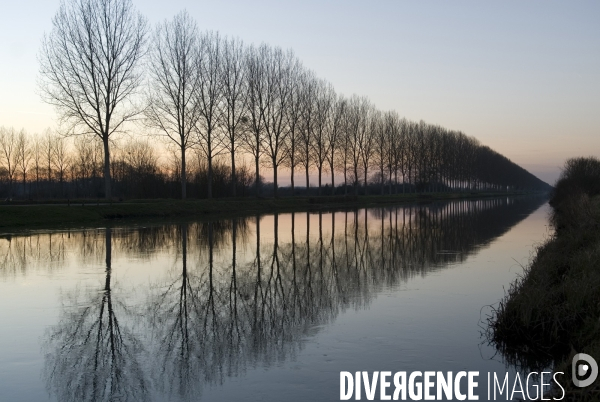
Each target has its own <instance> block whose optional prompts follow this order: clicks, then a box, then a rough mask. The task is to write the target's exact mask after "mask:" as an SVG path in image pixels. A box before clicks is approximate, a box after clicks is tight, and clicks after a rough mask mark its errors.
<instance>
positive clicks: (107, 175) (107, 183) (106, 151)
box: [102, 137, 112, 200]
mask: <svg viewBox="0 0 600 402" xmlns="http://www.w3.org/2000/svg"><path fill="white" fill-rule="evenodd" d="M102 142H103V143H104V198H106V199H107V200H110V198H111V197H112V192H111V187H112V186H111V185H110V150H109V149H108V137H104V138H103V139H102Z"/></svg>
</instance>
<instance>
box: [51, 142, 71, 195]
mask: <svg viewBox="0 0 600 402" xmlns="http://www.w3.org/2000/svg"><path fill="white" fill-rule="evenodd" d="M52 153H53V158H52V161H53V163H54V169H55V171H56V175H57V176H58V182H59V183H60V195H61V197H64V195H65V188H64V183H65V173H66V172H67V170H68V169H69V165H70V164H71V156H70V155H69V149H68V147H67V141H66V139H65V138H64V137H56V138H55V142H54V147H53V148H52Z"/></svg>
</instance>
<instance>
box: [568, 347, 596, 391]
mask: <svg viewBox="0 0 600 402" xmlns="http://www.w3.org/2000/svg"><path fill="white" fill-rule="evenodd" d="M571 371H572V374H573V384H575V386H576V387H579V388H583V387H588V386H590V385H592V384H593V383H594V381H596V378H598V363H596V360H594V358H593V357H592V356H590V355H587V354H585V353H578V354H576V355H575V356H574V357H573V362H572V363H571Z"/></svg>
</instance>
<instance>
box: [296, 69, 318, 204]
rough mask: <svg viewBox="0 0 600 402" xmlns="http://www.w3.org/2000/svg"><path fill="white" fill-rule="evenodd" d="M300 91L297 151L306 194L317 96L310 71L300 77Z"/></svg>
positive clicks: (315, 81) (314, 82)
mask: <svg viewBox="0 0 600 402" xmlns="http://www.w3.org/2000/svg"><path fill="white" fill-rule="evenodd" d="M300 85H301V91H302V106H301V112H300V113H301V120H300V147H299V148H300V149H299V150H298V161H299V164H300V165H302V166H303V167H304V173H305V175H306V194H307V195H308V192H309V189H310V181H309V172H310V168H311V166H312V165H313V163H312V162H313V158H312V144H313V141H314V126H315V114H316V112H315V109H316V107H315V96H316V94H317V85H318V80H317V77H316V76H315V74H314V73H313V72H312V71H305V72H304V74H302V76H301V77H300Z"/></svg>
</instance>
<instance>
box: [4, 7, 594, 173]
mask: <svg viewBox="0 0 600 402" xmlns="http://www.w3.org/2000/svg"><path fill="white" fill-rule="evenodd" d="M59 4H60V1H58V0H45V1H39V0H38V1H32V0H21V1H16V2H8V1H7V2H4V4H3V5H2V13H1V14H0V37H1V38H2V39H1V40H0V60H1V61H2V62H1V63H0V126H5V127H11V126H12V127H14V128H16V129H21V128H24V129H25V130H27V131H28V132H30V133H41V132H42V131H43V130H44V129H45V128H46V127H51V128H53V127H56V114H55V112H54V110H53V108H52V107H51V106H48V105H46V104H44V103H43V102H42V101H41V99H40V96H39V91H38V90H37V84H36V80H37V77H38V70H39V65H38V62H37V54H38V52H39V49H40V44H41V40H42V37H43V35H44V33H49V32H50V30H51V28H52V17H53V16H54V14H55V13H56V11H57V10H58V8H59ZM134 4H135V6H136V7H137V8H138V10H139V11H141V12H142V13H143V14H144V15H145V16H146V17H147V18H148V20H149V22H150V24H151V26H153V25H154V24H155V23H157V22H161V21H163V20H164V19H166V18H169V19H170V18H172V17H173V16H174V15H175V14H177V13H178V12H179V11H181V10H182V9H187V10H188V12H189V13H190V15H191V16H192V17H194V18H195V19H196V20H197V22H198V25H199V27H200V29H202V30H216V31H219V32H220V33H221V34H222V35H227V36H236V37H239V38H241V39H242V40H244V42H246V43H255V44H259V43H261V42H266V43H269V44H271V45H275V46H280V47H283V48H291V49H293V50H294V52H295V53H296V55H297V56H298V57H299V59H300V60H302V62H303V63H304V65H305V66H306V67H308V68H310V69H312V70H314V71H315V72H316V73H317V75H318V76H319V77H322V78H325V79H327V80H328V81H330V82H331V83H332V84H333V85H334V87H335V88H336V90H337V91H338V92H341V93H343V94H345V95H352V94H353V93H356V94H359V95H366V96H368V97H369V98H370V99H371V101H372V102H373V103H374V104H375V105H376V106H377V107H378V108H379V109H381V110H388V109H395V110H397V111H398V112H399V114H400V115H401V116H404V117H406V118H408V119H411V120H415V121H418V120H421V119H422V120H425V121H426V122H428V123H432V124H439V125H442V126H444V127H446V128H448V129H452V130H460V131H462V132H464V133H465V134H467V135H469V136H473V137H476V138H477V139H478V140H479V141H480V142H481V143H482V144H485V145H489V146H490V147H492V148H493V149H495V150H496V151H498V152H500V153H502V154H504V155H506V156H507V157H508V158H510V159H511V160H512V161H514V162H516V163H518V164H519V165H521V166H523V167H525V168H526V169H528V170H530V171H531V172H532V173H534V174H535V175H537V176H538V177H540V178H541V179H542V180H545V181H547V182H549V183H551V184H552V183H553V182H554V181H555V180H556V178H557V177H558V173H559V170H560V166H562V164H563V163H564V160H565V159H567V158H569V157H572V156H589V155H593V156H597V157H598V156H600V1H596V0H593V1H568V2H566V1H560V2H559V1H502V2H500V1H497V2H490V1H485V2H483V1H411V2H408V1H376V2H374V1H371V2H367V1H344V2H342V1H329V2H324V1H312V0H310V1H307V0H304V1H301V2H300V1H294V2H291V1H218V2H216V1H213V2H207V1H199V0H197V1H190V0H170V1H157V0H152V1H140V0H134Z"/></svg>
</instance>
